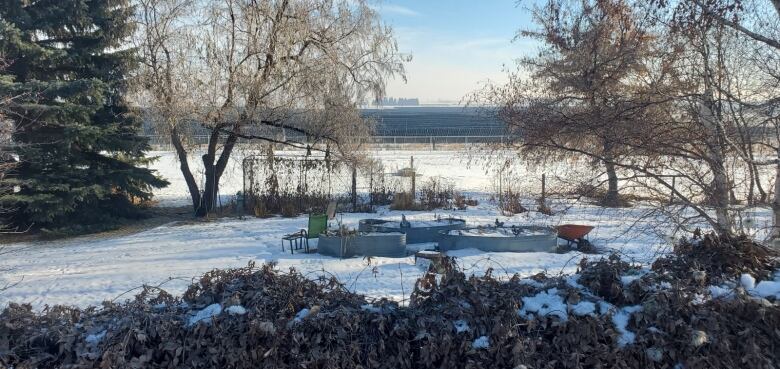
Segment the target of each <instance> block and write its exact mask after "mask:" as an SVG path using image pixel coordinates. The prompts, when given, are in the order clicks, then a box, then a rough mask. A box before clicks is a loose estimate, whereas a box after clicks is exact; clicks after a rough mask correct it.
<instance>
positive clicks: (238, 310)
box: [225, 305, 246, 315]
mask: <svg viewBox="0 0 780 369" xmlns="http://www.w3.org/2000/svg"><path fill="white" fill-rule="evenodd" d="M225 311H227V312H228V314H230V315H244V314H246V309H245V308H244V307H243V306H241V305H233V306H230V307H228V308H227V309H225Z"/></svg>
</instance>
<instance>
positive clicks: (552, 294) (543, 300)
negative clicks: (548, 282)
mask: <svg viewBox="0 0 780 369" xmlns="http://www.w3.org/2000/svg"><path fill="white" fill-rule="evenodd" d="M566 310H567V309H566V303H564V302H563V297H561V296H560V295H558V289H557V288H550V289H549V290H547V291H543V292H539V294H537V295H536V296H531V297H523V308H522V309H520V311H519V312H518V313H519V314H520V316H522V317H526V318H528V317H530V316H531V315H530V313H536V314H538V315H554V316H557V317H558V318H560V319H561V320H564V321H565V320H567V319H568V318H569V315H568V314H567V313H566Z"/></svg>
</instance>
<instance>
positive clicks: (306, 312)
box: [293, 308, 311, 322]
mask: <svg viewBox="0 0 780 369" xmlns="http://www.w3.org/2000/svg"><path fill="white" fill-rule="evenodd" d="M310 312H311V310H309V309H308V308H303V309H301V311H299V312H298V314H295V318H293V321H295V322H301V321H302V320H304V319H306V317H307V316H309V313H310Z"/></svg>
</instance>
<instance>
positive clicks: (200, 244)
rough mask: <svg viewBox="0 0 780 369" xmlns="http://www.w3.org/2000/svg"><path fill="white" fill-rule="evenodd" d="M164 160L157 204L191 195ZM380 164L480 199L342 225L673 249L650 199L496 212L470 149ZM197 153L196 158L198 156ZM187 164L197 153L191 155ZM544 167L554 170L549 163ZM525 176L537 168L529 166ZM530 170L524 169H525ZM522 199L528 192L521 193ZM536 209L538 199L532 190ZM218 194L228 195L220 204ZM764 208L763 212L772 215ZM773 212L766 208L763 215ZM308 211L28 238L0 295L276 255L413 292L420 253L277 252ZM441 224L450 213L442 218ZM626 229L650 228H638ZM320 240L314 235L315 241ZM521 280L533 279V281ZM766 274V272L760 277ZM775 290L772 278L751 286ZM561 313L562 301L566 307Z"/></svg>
mask: <svg viewBox="0 0 780 369" xmlns="http://www.w3.org/2000/svg"><path fill="white" fill-rule="evenodd" d="M244 154H245V153H241V154H240V155H237V156H235V157H234V158H233V160H232V161H231V164H229V166H228V168H227V169H226V173H225V177H224V178H223V183H222V185H221V187H220V188H221V191H222V192H223V194H234V193H235V192H237V191H238V190H240V189H241V186H242V175H241V159H242V158H243V156H242V155H244ZM155 155H159V156H160V160H159V161H157V162H156V163H154V164H153V168H155V169H157V170H158V171H159V172H160V174H162V175H163V176H164V177H165V178H167V179H168V180H169V181H171V182H172V185H171V187H169V188H166V189H162V190H159V191H157V192H155V197H156V199H157V200H158V201H159V202H160V204H159V205H160V206H178V205H187V203H188V202H189V199H188V197H187V187H186V184H184V182H183V180H182V179H181V174H180V173H179V168H178V164H177V163H176V160H175V156H174V155H173V154H172V153H165V152H158V153H155ZM374 155H375V157H378V158H380V159H381V160H382V161H383V162H384V164H385V166H386V171H392V169H393V167H394V166H395V167H404V166H408V161H409V156H412V155H413V156H414V158H415V167H416V168H418V169H419V170H420V172H421V173H422V174H423V176H422V178H421V179H420V180H421V181H422V180H424V179H425V178H426V177H428V176H433V175H442V176H445V177H447V179H449V180H451V181H452V182H453V183H455V184H456V189H457V190H459V191H465V192H466V193H467V194H468V195H469V196H472V197H473V198H475V199H477V200H479V202H480V203H479V205H477V206H470V207H469V208H468V209H467V210H465V211H456V210H453V211H445V210H436V211H403V212H401V211H390V210H388V209H387V208H381V209H379V211H378V212H377V213H356V214H340V215H339V219H341V221H342V222H343V224H344V225H345V226H348V227H351V228H356V227H357V225H358V222H359V220H360V219H367V218H378V219H384V220H388V221H393V222H399V221H400V220H401V216H402V215H405V216H406V218H407V220H408V221H410V222H429V221H431V220H432V219H437V217H441V218H445V217H454V218H461V219H464V220H466V222H467V225H468V226H477V225H491V224H495V220H496V219H497V218H498V220H499V221H500V222H504V223H505V226H507V227H509V226H511V225H517V226H529V225H535V226H547V227H550V226H555V225H559V224H565V223H577V224H591V225H594V226H595V227H596V228H595V229H594V230H593V231H592V232H591V233H590V235H589V238H590V240H591V242H593V243H594V244H596V245H597V246H599V247H603V248H605V249H607V250H608V252H618V253H620V254H621V255H623V256H624V258H626V259H630V260H632V261H634V262H636V263H642V264H645V265H648V264H650V263H652V262H653V261H654V260H655V259H656V258H657V257H658V256H659V255H663V253H664V252H665V251H667V250H668V247H667V246H666V245H665V241H664V237H665V235H667V234H668V233H669V232H670V230H668V229H664V228H659V227H660V226H667V225H668V224H667V223H666V222H663V221H662V220H660V219H656V218H654V217H648V216H647V211H648V209H646V208H642V207H641V206H640V207H634V208H619V209H606V208H601V207H597V206H592V205H588V204H584V203H581V202H580V203H576V202H569V201H551V206H553V209H554V210H555V215H554V216H546V215H543V214H540V213H537V212H533V211H532V212H527V213H523V214H518V215H514V216H503V215H501V213H500V211H499V210H498V209H497V207H496V205H495V204H494V203H491V202H490V201H488V198H489V197H490V193H491V191H492V190H491V186H492V183H493V180H492V175H491V174H486V173H485V169H484V168H483V167H482V166H473V165H472V166H469V165H467V164H466V161H465V160H466V159H465V155H466V154H465V153H460V152H452V151H450V152H447V151H435V152H425V151H380V152H377V153H375V154H374ZM194 157H195V158H197V156H194ZM192 163H197V160H193V161H192ZM543 170H546V171H548V178H551V175H550V174H549V173H550V172H549V171H550V170H552V169H550V168H544V169H543ZM525 174H526V175H525V178H526V179H528V181H529V183H528V185H529V186H530V185H531V183H530V182H531V179H534V181H535V180H536V178H537V177H540V175H541V174H540V173H538V172H533V170H531V169H528V170H527V172H525ZM523 180H525V179H523ZM524 201H526V200H524ZM527 202H528V203H527V204H525V205H527V207H529V208H534V205H533V203H534V200H533V199H528V200H527ZM223 203H224V202H223ZM767 214H769V213H767ZM769 218H771V217H769ZM307 221H308V219H307V217H306V216H305V215H303V216H299V217H294V218H281V217H272V218H254V217H245V218H243V219H239V218H221V219H216V220H188V221H180V222H173V223H169V224H165V225H161V226H159V227H156V228H152V229H147V230H144V231H141V232H136V233H131V234H128V233H110V234H104V235H92V236H84V237H77V238H70V239H65V240H54V241H34V242H23V243H15V244H7V245H4V247H5V250H4V252H7V253H5V254H4V255H3V257H2V258H0V270H3V271H4V272H3V273H2V274H0V286H4V285H7V284H8V285H11V287H10V288H9V289H7V290H5V291H3V292H2V293H0V308H2V307H3V306H5V305H7V304H8V303H10V302H15V303H30V304H31V305H32V306H33V308H34V309H36V310H40V309H42V308H43V307H44V306H45V305H47V304H48V305H55V304H66V305H74V306H78V307H86V306H89V305H100V303H101V302H103V301H105V300H115V299H116V300H117V301H122V299H131V298H132V296H133V295H134V294H135V293H136V292H137V291H139V289H140V287H141V286H143V285H152V286H160V287H161V288H163V289H165V290H166V291H168V292H170V293H172V294H174V295H180V294H182V293H183V292H184V291H185V290H186V288H187V286H189V284H190V283H192V281H193V280H197V278H199V277H200V276H201V275H203V274H204V273H206V272H208V271H210V270H212V269H214V268H236V267H245V266H246V265H247V263H249V262H255V263H256V264H257V265H261V264H263V263H267V262H271V261H274V262H276V263H277V268H278V270H280V271H287V270H289V269H290V268H295V269H296V270H298V271H300V272H301V273H303V274H304V275H306V276H307V277H310V278H312V279H315V278H318V277H320V276H323V275H327V276H331V275H332V276H335V277H337V278H338V279H339V280H340V281H341V282H343V283H344V284H345V285H346V286H347V287H348V288H349V289H350V290H351V291H353V292H357V293H361V294H365V295H367V296H368V297H370V298H387V299H391V300H395V301H398V302H400V303H401V304H405V303H406V302H407V301H408V297H409V294H410V293H411V291H413V290H414V282H415V280H416V279H417V278H419V277H420V276H422V275H423V274H424V273H425V271H426V266H425V264H424V263H421V265H415V264H414V257H413V256H409V257H403V258H383V257H377V258H371V260H370V263H371V265H370V266H368V265H367V262H368V261H367V260H364V259H363V258H362V257H356V258H351V259H343V260H342V259H337V258H332V257H327V256H322V255H318V254H302V253H295V254H290V252H289V250H287V251H282V248H281V241H280V240H281V237H282V236H283V235H285V234H287V233H291V232H295V231H297V230H300V229H301V228H305V227H306V224H307ZM445 222H446V221H445ZM631 227H644V228H645V229H651V228H652V229H653V230H654V231H653V232H639V231H637V230H636V229H634V228H631ZM316 242H317V241H316V240H312V241H311V242H310V245H311V246H312V247H316ZM432 247H433V244H431V243H428V244H419V245H409V247H408V248H407V250H408V251H409V252H410V253H412V252H413V251H414V250H420V249H431V248H432ZM447 255H448V256H451V257H455V258H456V261H457V263H458V264H459V265H460V266H461V267H462V268H463V270H464V271H465V272H466V273H467V274H468V275H482V274H484V273H485V272H486V271H487V270H488V269H493V271H494V272H493V275H494V276H495V277H497V278H499V279H504V280H506V279H509V278H510V277H511V276H512V275H514V274H515V273H517V274H519V275H520V277H521V278H523V277H529V276H532V275H535V274H537V273H540V272H547V273H554V274H559V273H562V274H572V273H574V272H575V271H576V269H577V264H578V262H579V261H580V259H581V258H582V257H583V255H582V254H580V253H577V252H571V253H569V254H566V255H559V254H553V253H544V252H530V253H509V252H483V251H479V250H476V249H464V250H453V251H450V252H448V253H447ZM523 283H529V284H533V283H534V282H532V281H526V282H523ZM762 283H763V282H762ZM756 287H757V288H759V287H760V288H762V289H767V288H769V289H771V286H770V285H768V284H763V285H762V284H761V283H759V285H757V286H756ZM563 311H564V312H565V309H564V310H563Z"/></svg>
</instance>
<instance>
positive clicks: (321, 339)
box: [0, 240, 780, 369]
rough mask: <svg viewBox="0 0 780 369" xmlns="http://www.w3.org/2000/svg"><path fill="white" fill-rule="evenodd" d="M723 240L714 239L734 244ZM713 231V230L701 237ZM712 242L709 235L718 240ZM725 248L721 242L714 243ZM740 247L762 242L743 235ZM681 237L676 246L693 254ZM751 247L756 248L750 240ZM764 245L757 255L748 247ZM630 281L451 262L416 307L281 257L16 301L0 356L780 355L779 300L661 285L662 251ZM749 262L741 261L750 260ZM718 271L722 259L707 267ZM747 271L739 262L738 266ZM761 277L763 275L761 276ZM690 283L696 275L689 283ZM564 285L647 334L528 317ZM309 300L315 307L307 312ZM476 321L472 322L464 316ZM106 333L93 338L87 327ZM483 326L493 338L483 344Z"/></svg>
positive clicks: (470, 360)
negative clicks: (504, 271) (176, 281)
mask: <svg viewBox="0 0 780 369" xmlns="http://www.w3.org/2000/svg"><path fill="white" fill-rule="evenodd" d="M730 241H733V240H719V242H720V243H719V244H718V245H717V246H716V247H725V243H726V242H730ZM702 242H709V241H702ZM711 246H712V245H704V247H711ZM713 247H715V246H713ZM734 247H735V248H744V247H752V246H745V245H744V244H743V245H735V246H734ZM685 250H687V249H686V247H684V246H681V247H680V248H679V249H678V250H676V251H678V252H679V254H677V255H675V256H674V257H680V258H686V257H688V256H686V255H688V254H689V252H688V251H685ZM751 252H752V251H751ZM749 255H753V256H755V254H749ZM755 257H756V258H758V259H759V262H758V264H755V262H753V261H751V262H748V263H742V264H739V263H734V264H733V265H732V267H729V268H733V269H725V270H726V272H727V273H728V274H732V273H738V272H747V271H750V272H755V271H757V270H758V269H756V267H755V265H761V267H759V269H760V268H763V267H764V266H766V265H767V264H766V263H768V262H769V260H770V259H771V258H772V256H771V255H767V256H755ZM656 264H657V265H656V266H655V267H654V271H645V274H644V275H643V276H642V277H641V278H638V279H636V280H635V281H633V282H631V283H629V284H628V286H626V287H625V288H623V287H622V286H621V287H620V290H619V291H618V290H615V289H614V288H613V287H612V286H613V285H614V284H615V283H618V284H620V276H621V275H624V274H626V273H629V274H630V273H631V272H633V271H634V270H633V269H634V268H635V267H634V266H631V265H629V264H627V263H625V262H623V261H621V260H620V259H619V258H617V257H616V256H612V257H610V258H609V259H607V260H599V261H596V262H587V261H586V262H583V263H582V264H581V270H580V271H579V278H578V279H577V280H578V283H580V284H582V285H585V286H586V287H588V289H580V288H574V287H572V284H571V281H570V280H568V281H567V279H566V278H563V277H548V276H545V275H543V274H540V275H537V276H534V277H533V278H532V280H533V281H532V282H531V283H528V281H521V280H520V277H518V276H514V277H512V278H511V279H510V280H508V281H506V280H505V281H499V280H497V279H496V278H494V277H493V276H492V273H491V272H490V271H488V273H487V274H486V275H485V276H482V277H466V275H465V274H464V273H463V272H461V271H460V270H458V267H457V265H455V264H454V262H452V260H449V259H447V260H445V262H444V267H443V271H444V273H443V274H435V273H434V271H433V270H429V272H428V273H426V274H425V275H424V276H423V277H422V278H421V279H420V280H418V281H417V283H416V286H415V290H414V292H413V293H412V295H411V299H410V303H409V306H408V307H400V306H398V305H397V304H396V303H394V302H390V301H386V300H374V301H370V300H367V299H366V298H365V297H364V296H361V295H357V294H354V293H352V292H349V291H347V290H346V288H344V286H343V285H342V284H341V283H339V282H338V281H337V280H335V279H332V278H319V279H316V280H311V279H307V278H306V277H305V276H303V275H301V274H300V273H298V272H295V271H294V270H291V271H290V272H289V273H282V272H279V271H278V270H275V268H274V265H271V264H269V265H263V266H262V267H260V268H256V267H255V266H254V265H251V264H250V265H249V266H248V267H246V268H240V269H232V270H214V271H212V272H210V273H207V274H206V275H204V276H203V277H202V278H201V280H200V281H198V282H197V283H195V284H193V285H192V286H191V287H190V288H189V289H188V291H187V292H186V293H185V294H184V296H183V297H182V298H174V297H172V296H171V295H169V294H167V293H165V292H164V291H161V290H159V289H155V288H146V289H144V291H143V292H142V293H141V294H139V295H138V296H137V297H136V299H135V300H134V301H131V302H128V303H124V304H115V303H109V302H107V303H104V305H103V307H102V308H100V309H98V308H89V309H86V310H79V309H75V308H67V307H52V308H48V309H46V310H45V311H44V312H43V313H40V314H38V313H34V312H32V311H31V309H30V307H29V306H24V305H15V304H12V305H10V306H9V307H8V308H7V309H6V310H5V311H3V312H2V314H0V366H2V367H13V368H17V369H19V368H213V367H219V368H261V367H262V368H292V367H295V368H488V367H495V368H522V367H526V368H582V367H589V368H591V367H592V368H597V367H603V368H610V367H618V368H636V367H646V368H670V367H674V366H675V365H677V364H682V365H684V366H685V367H686V368H726V367H729V368H734V367H740V368H747V367H749V368H773V367H776V366H777V363H778V362H780V361H779V360H780V350H777V343H778V342H780V331H779V330H778V329H777V327H778V326H780V307H778V303H777V302H768V301H766V300H756V299H754V298H751V297H748V296H745V295H744V294H740V293H737V294H736V296H735V297H734V298H732V299H712V300H709V301H705V302H696V301H695V293H696V292H702V291H703V289H701V288H700V289H696V287H695V286H693V287H690V289H688V288H687V287H686V288H677V287H676V286H677V285H680V283H671V286H672V287H668V288H658V285H657V282H658V280H660V279H664V278H666V279H668V280H671V281H672V282H679V281H678V280H676V279H675V277H674V275H675V272H674V271H673V270H672V272H671V273H663V272H664V271H663V270H662V269H661V268H662V267H663V266H664V265H672V264H665V263H656ZM740 268H741V269H740ZM704 269H705V270H710V271H713V273H715V271H716V270H717V269H716V268H711V267H704ZM737 269H740V270H737ZM759 275H760V274H759ZM686 286H687V285H686ZM553 287H555V288H557V291H560V292H558V294H559V295H561V296H562V297H564V299H565V301H566V302H567V303H568V304H576V303H577V302H579V301H583V300H588V301H593V302H599V301H601V299H599V298H598V297H597V296H603V297H605V298H606V299H607V300H608V301H612V302H613V303H614V304H615V307H616V308H620V307H621V306H625V304H638V305H641V306H642V310H641V311H640V312H637V313H634V314H632V315H631V319H630V321H629V323H628V327H627V329H628V330H630V331H631V332H634V333H635V334H636V340H635V341H634V342H633V343H632V344H629V345H627V346H624V347H620V346H619V345H618V344H617V340H618V337H619V333H618V332H617V330H616V328H615V325H614V324H613V322H612V319H611V317H612V314H613V313H614V310H612V312H607V313H605V314H601V315H597V314H594V315H587V316H577V315H574V314H570V315H569V317H568V319H567V320H565V321H563V320H560V319H559V318H558V317H556V316H552V315H547V316H544V315H542V316H537V317H536V318H532V319H530V320H529V319H526V318H524V317H522V316H520V315H519V314H518V309H521V308H522V307H523V297H528V296H533V295H536V294H537V293H539V292H541V291H551V288H553ZM214 303H219V304H221V306H223V307H228V306H234V305H240V306H242V307H244V308H246V314H242V315H232V314H229V313H226V312H223V313H222V314H219V315H216V316H213V317H212V318H210V319H208V320H204V321H201V322H199V323H195V324H192V325H190V324H189V317H190V316H191V315H192V312H193V311H194V310H200V309H203V308H204V307H206V306H208V305H210V304H214ZM303 309H309V311H310V312H309V314H308V315H307V316H306V317H303V318H300V319H296V318H295V317H296V314H298V312H300V311H302V310H303ZM458 320H462V321H464V322H466V323H467V325H468V329H467V330H465V331H462V332H460V333H458V332H457V330H456V329H455V327H454V322H455V321H458ZM100 332H105V335H104V336H103V337H102V338H101V339H99V340H97V342H95V341H94V340H93V342H92V343H90V342H87V339H86V337H87V336H88V335H89V334H93V335H94V334H98V335H99V334H100ZM481 336H487V337H489V342H490V343H489V347H487V348H484V349H480V348H474V347H473V346H472V343H473V342H474V340H475V339H476V338H478V337H481Z"/></svg>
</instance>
